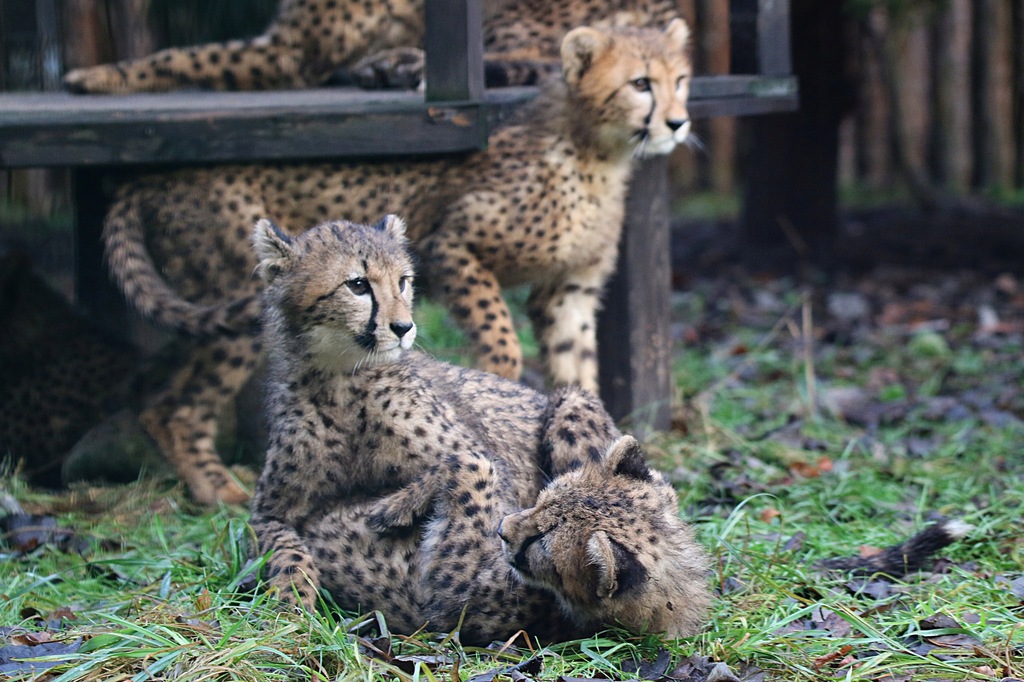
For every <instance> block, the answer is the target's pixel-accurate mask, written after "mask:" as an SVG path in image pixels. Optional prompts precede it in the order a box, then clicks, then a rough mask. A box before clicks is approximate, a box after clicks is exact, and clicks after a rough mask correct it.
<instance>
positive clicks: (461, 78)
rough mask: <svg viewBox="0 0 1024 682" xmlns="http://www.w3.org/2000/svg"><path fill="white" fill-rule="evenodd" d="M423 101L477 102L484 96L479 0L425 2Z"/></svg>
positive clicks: (434, 0) (481, 10)
mask: <svg viewBox="0 0 1024 682" xmlns="http://www.w3.org/2000/svg"><path fill="white" fill-rule="evenodd" d="M425 13H426V14H425V19H426V36H425V37H424V47H425V49H426V55H427V56H426V60H427V63H426V67H425V70H426V73H425V76H426V81H427V101H428V102H445V101H460V100H461V101H473V100H475V101H479V100H480V99H482V98H483V95H484V41H483V9H482V6H481V0H427V2H426V7H425Z"/></svg>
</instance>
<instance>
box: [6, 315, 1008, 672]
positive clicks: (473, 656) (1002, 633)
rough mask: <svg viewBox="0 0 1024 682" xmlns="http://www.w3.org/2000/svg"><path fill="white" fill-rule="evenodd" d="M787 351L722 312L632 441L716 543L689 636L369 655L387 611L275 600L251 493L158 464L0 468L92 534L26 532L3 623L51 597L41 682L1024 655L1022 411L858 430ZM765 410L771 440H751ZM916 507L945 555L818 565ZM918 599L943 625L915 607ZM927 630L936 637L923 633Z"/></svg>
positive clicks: (911, 359)
mask: <svg viewBox="0 0 1024 682" xmlns="http://www.w3.org/2000/svg"><path fill="white" fill-rule="evenodd" d="M419 315H420V317H419V322H420V325H421V340H420V342H421V344H423V345H424V347H426V349H427V350H430V351H437V350H438V349H440V348H445V349H448V350H449V351H451V352H453V357H462V356H464V355H465V352H464V350H462V349H461V347H462V346H463V345H464V344H463V342H462V340H461V339H460V338H459V337H458V336H457V335H454V334H452V332H451V331H450V330H449V329H448V323H447V322H446V321H445V318H444V313H443V311H441V310H440V309H438V308H436V307H431V306H429V305H428V306H421V308H420V312H419ZM452 349H454V351H452ZM738 349H742V352H740V351H739V350H738ZM1017 350H1018V351H1019V349H1017ZM1012 351H1013V348H1012V347H1010V348H1008V349H1004V352H1002V353H996V354H992V353H991V352H989V351H985V350H979V349H977V348H973V347H970V346H969V345H966V344H960V343H956V342H955V339H954V340H953V342H951V343H950V344H949V347H947V348H938V352H936V344H934V343H933V342H917V343H913V342H910V343H901V342H898V341H888V342H887V341H885V340H882V341H881V342H879V343H878V344H877V345H871V346H865V345H859V346H856V347H850V348H822V349H819V352H818V353H816V355H815V356H814V366H813V375H814V377H815V379H816V380H817V381H818V383H819V385H818V389H819V390H820V389H821V388H822V387H827V386H830V385H850V386H865V385H867V382H868V378H869V377H870V376H871V375H872V373H873V372H875V373H877V372H878V371H879V369H880V368H881V369H887V368H888V369H891V368H898V370H899V372H900V377H901V382H900V384H899V385H901V386H902V387H903V389H902V391H903V395H904V396H907V395H918V396H928V395H932V394H935V393H936V392H941V391H943V390H950V389H959V388H964V387H970V386H972V385H978V384H981V383H983V382H985V381H986V378H985V377H986V376H987V375H989V373H991V372H993V371H996V372H999V373H1000V376H1002V377H1004V378H1005V377H1006V376H1011V377H1016V379H1015V380H1016V381H1018V382H1019V381H1020V372H1021V371H1022V370H1021V367H1020V364H1021V363H1020V362H1019V357H1020V355H1019V352H1018V353H1014V352H1012ZM806 370H807V367H806V365H805V364H804V359H803V357H802V355H801V353H800V351H799V348H798V344H795V343H794V340H793V337H792V334H791V333H790V331H788V330H787V329H786V328H784V327H776V328H775V329H773V330H743V329H740V330H736V331H735V334H734V336H732V337H730V338H728V339H726V340H722V341H721V342H720V343H718V344H717V345H712V346H710V347H709V346H707V345H705V346H702V347H698V348H684V349H680V350H679V352H678V353H677V357H676V372H677V386H678V392H679V394H680V396H681V397H682V399H681V401H680V405H679V407H678V409H677V413H678V414H677V419H676V423H677V425H679V426H680V427H685V432H682V431H673V432H671V433H666V434H660V435H658V436H656V437H655V438H653V439H652V440H651V441H650V442H649V443H648V452H649V455H650V457H651V459H652V461H654V463H655V464H656V465H657V466H659V467H660V468H661V469H663V470H664V471H666V472H668V474H669V476H670V477H671V479H672V480H673V481H674V482H675V483H676V485H677V488H678V490H679V496H680V506H681V509H682V513H683V514H684V515H685V516H686V517H687V518H692V519H693V520H694V522H695V524H696V526H697V529H698V533H699V537H700V540H701V541H702V543H703V544H704V545H705V546H706V547H707V548H708V550H709V552H710V553H711V554H712V556H713V557H714V569H713V571H712V576H711V578H710V579H711V580H712V582H713V584H714V585H715V587H716V589H717V590H718V591H719V593H718V597H717V599H716V601H715V607H714V612H713V613H712V615H711V619H710V622H709V624H708V627H707V628H706V630H705V631H704V632H703V633H702V634H700V635H699V636H696V637H694V638H692V639H689V640H679V641H663V640H661V639H660V638H658V637H655V636H636V635H629V634H626V633H623V632H618V631H610V632H608V633H604V634H602V635H601V636H599V637H595V638H590V639H587V640H583V641H575V642H568V643H564V644H559V645H557V646H552V647H548V648H545V649H537V648H535V650H534V651H531V650H530V649H529V648H527V647H524V646H522V640H520V641H519V642H517V644H519V645H520V646H519V648H510V649H508V650H507V651H504V652H496V651H488V650H482V649H473V648H464V647H460V646H459V645H458V643H457V639H455V638H453V637H451V636H448V635H446V634H444V633H441V634H439V635H434V634H427V633H420V634H419V635H416V636H414V637H400V636H397V635H394V636H392V637H391V641H392V643H393V645H394V647H395V649H394V651H392V652H390V655H389V656H382V655H373V653H372V647H371V646H370V645H376V646H378V648H379V647H380V646H382V644H381V642H382V641H383V640H380V639H374V637H375V635H373V634H372V633H373V631H374V630H375V629H377V628H381V627H384V628H386V623H385V624H382V622H381V621H379V620H378V619H377V618H375V617H374V616H373V615H369V616H365V617H362V618H356V619H346V618H342V617H341V616H339V615H338V614H336V613H334V614H333V615H332V611H331V610H330V609H322V610H321V611H320V612H318V613H316V614H310V615H300V614H297V613H292V612H285V611H281V610H280V609H279V607H278V606H277V604H275V603H274V602H272V601H270V600H268V599H267V598H266V597H265V594H264V592H263V591H262V589H260V587H259V586H258V585H256V584H255V583H254V581H253V579H252V575H253V571H254V570H257V569H258V568H259V565H260V564H261V561H262V559H261V558H257V559H256V560H255V561H254V562H250V560H249V556H250V551H251V548H252V546H253V538H252V535H251V531H250V529H249V528H248V526H247V524H246V519H247V513H246V512H245V511H244V510H241V509H232V508H220V509H216V510H206V509H200V508H197V507H195V506H194V505H192V504H191V503H189V502H188V501H187V499H186V498H185V497H184V495H183V494H182V490H181V488H180V486H178V485H177V484H176V483H175V482H174V481H169V480H163V479H147V480H144V481H141V482H139V483H137V484H134V485H131V486H125V487H120V488H76V489H74V490H72V491H71V492H69V493H66V494H60V495H51V494H45V493H42V492H40V491H36V490H31V489H29V488H27V487H25V486H24V485H23V484H21V483H20V482H19V481H18V479H17V478H16V477H10V476H9V477H6V478H5V479H4V482H3V485H5V486H6V487H7V490H8V492H10V493H11V494H12V495H13V496H14V497H15V498H16V499H18V500H19V501H20V502H21V504H22V505H23V506H24V507H25V508H26V510H27V511H29V512H34V513H42V514H53V515H55V516H56V517H57V518H58V519H59V522H60V523H61V525H63V526H65V527H67V528H70V529H72V530H73V531H74V532H75V534H76V535H77V537H78V538H80V539H84V540H87V541H88V544H89V545H90V546H91V549H90V550H89V551H87V552H85V553H84V555H83V554H79V553H77V552H74V551H67V552H65V551H60V550H59V549H57V548H56V547H53V546H50V545H46V546H43V547H41V548H40V549H38V550H37V551H35V552H34V553H31V554H29V555H27V556H10V555H6V556H3V557H2V558H0V625H7V626H14V625H19V626H21V627H24V628H25V630H27V631H30V632H33V631H39V630H40V629H41V626H40V623H41V622H44V621H51V620H54V619H56V618H62V619H63V620H62V622H61V625H60V627H51V628H49V629H50V630H52V636H53V637H54V638H55V639H57V640H60V641H74V640H76V639H78V638H82V641H83V645H82V647H81V648H80V649H79V650H78V651H77V652H75V653H73V654H70V655H68V656H63V657H61V660H62V661H63V662H61V663H60V665H58V666H56V667H55V668H53V669H52V670H50V671H49V675H50V677H48V678H46V679H50V680H60V681H62V682H63V681H64V680H79V679H83V680H148V679H175V680H232V679H238V680H257V681H262V680H285V679H289V680H290V679H307V680H335V679H339V680H350V679H351V680H355V679H359V680H392V679H401V680H446V681H447V680H460V679H461V680H465V679H468V678H469V677H471V676H472V675H474V674H478V673H483V672H488V671H492V670H494V669H496V668H500V667H503V666H507V665H512V664H514V663H517V662H520V661H523V660H527V659H529V658H530V657H531V656H532V655H534V654H537V655H540V657H541V660H542V667H541V669H540V671H539V672H538V671H531V672H529V674H527V677H528V678H530V679H538V680H557V679H559V678H560V677H562V676H564V677H578V678H588V677H590V678H593V677H602V676H605V677H609V678H612V679H631V678H635V677H636V673H635V672H631V670H635V664H636V663H637V662H640V661H653V660H654V659H656V658H657V657H658V655H659V653H660V652H661V651H662V650H667V651H668V652H669V654H670V655H671V657H672V665H673V666H674V665H677V664H679V663H680V662H682V661H684V660H685V659H686V657H688V656H691V655H693V654H700V655H703V656H708V657H711V658H712V659H714V660H717V661H723V662H725V663H727V664H729V665H730V666H731V667H732V669H733V670H734V671H737V672H738V671H741V670H744V669H745V668H747V667H752V668H754V669H759V670H762V671H765V672H766V673H767V674H768V678H769V679H778V680H883V679H886V680H911V679H912V680H974V679H979V680H981V679H1000V678H1001V677H1002V676H1010V677H1022V676H1024V624H1022V619H1024V604H1022V599H1021V597H1020V596H1015V594H1014V593H1013V592H1012V591H1011V590H1010V588H1009V587H1008V582H1009V581H1010V580H1012V579H1014V578H1018V577H1020V576H1021V574H1022V566H1024V535H1022V532H1021V530H1020V528H1021V527H1022V524H1021V515H1022V509H1024V485H1022V483H1021V481H1022V474H1024V459H1022V458H1021V456H1020V443H1021V440H1022V435H1024V434H1022V433H1021V429H1020V428H1019V427H1015V426H1013V425H1010V426H1007V427H1003V428H996V427H992V426H989V425H986V424H985V423H983V422H982V421H981V420H979V419H978V418H977V417H973V416H969V417H966V418H964V419H950V420H936V419H934V418H931V417H928V416H927V415H926V414H924V413H923V412H921V411H920V410H913V409H912V410H909V411H908V412H907V415H906V417H905V418H903V419H900V420H896V421H894V422H892V423H883V424H882V425H880V426H879V427H878V428H876V429H864V428H859V427H855V426H851V425H850V424H847V423H845V422H844V421H842V420H840V419H838V418H836V417H834V416H831V415H830V414H829V413H828V411H827V410H823V409H812V408H814V406H813V405H812V404H811V402H810V399H809V394H810V393H811V389H810V388H809V387H808V384H807V377H808V374H807V372H806ZM1015 373H1016V374H1015ZM936 377H939V379H936ZM878 399H879V400H880V401H882V402H884V401H885V400H890V401H897V402H898V401H899V400H900V399H901V397H900V396H897V395H895V394H894V395H891V396H886V395H879V396H878ZM784 429H788V430H789V431H790V432H791V436H792V437H791V438H790V439H788V440H787V439H776V438H770V437H767V436H768V435H769V434H772V433H775V432H778V431H780V430H784ZM925 437H927V438H930V439H931V441H930V442H933V443H934V448H933V450H932V451H931V452H930V453H929V454H928V455H927V456H921V455H919V454H915V452H914V450H913V448H912V447H910V443H911V441H912V439H914V438H925ZM932 513H939V514H945V515H949V516H954V517H958V518H962V519H963V520H965V521H967V522H969V523H971V524H973V525H974V526H975V530H974V531H973V532H972V533H971V534H970V535H969V536H968V537H967V538H966V539H965V540H962V541H961V542H959V543H957V544H955V545H954V546H952V547H950V548H948V549H946V550H944V551H943V552H942V553H941V554H942V556H943V557H944V558H945V559H946V560H948V564H947V566H948V568H947V570H945V571H942V572H939V573H935V574H931V573H926V574H922V575H920V576H910V577H908V578H907V579H905V580H904V581H899V582H896V583H893V584H891V585H890V586H888V587H886V588H885V593H884V594H882V595H877V594H876V596H874V597H871V596H867V595H866V594H853V593H852V592H851V591H850V590H849V589H848V587H847V585H848V583H850V579H849V577H848V576H842V575H838V576H837V575H830V574H823V573H822V572H820V571H819V570H817V569H815V567H814V564H815V562H817V561H818V560H820V559H822V558H825V557H830V556H837V555H845V554H856V553H857V552H858V551H859V548H860V547H861V546H872V547H882V546H885V545H888V544H891V543H894V542H897V541H899V540H901V539H902V538H904V537H906V536H907V535H908V534H910V533H911V532H913V531H914V530H915V529H918V528H920V527H921V526H922V525H924V524H925V523H926V522H927V519H928V518H929V515H930V514H932ZM3 551H4V550H3V549H2V547H0V552H3ZM872 584H873V585H876V586H877V584H878V583H872ZM936 614H944V615H946V616H949V617H950V618H952V619H953V620H954V621H955V623H956V625H957V627H955V628H952V629H947V628H940V629H936V628H935V627H934V626H932V625H929V624H928V621H927V619H929V618H931V617H933V616H935V615H936ZM51 625H53V624H52V623H51ZM44 629H45V628H44ZM385 632H386V630H385ZM927 642H939V643H941V644H943V646H940V647H938V648H935V649H931V650H930V651H928V650H925V647H923V646H922V645H923V644H925V643H927ZM624 668H626V669H625V670H624ZM14 679H17V678H16V677H15V678H14ZM502 679H512V678H511V677H509V676H506V677H504V678H502Z"/></svg>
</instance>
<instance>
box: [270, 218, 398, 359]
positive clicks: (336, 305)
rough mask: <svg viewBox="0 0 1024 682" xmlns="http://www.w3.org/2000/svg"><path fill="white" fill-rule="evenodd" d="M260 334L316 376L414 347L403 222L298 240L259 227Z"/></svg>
mask: <svg viewBox="0 0 1024 682" xmlns="http://www.w3.org/2000/svg"><path fill="white" fill-rule="evenodd" d="M253 243H254V245H255V248H256V252H257V254H258V255H259V258H260V263H259V265H258V266H257V272H258V273H259V276H260V277H261V278H262V279H263V281H264V282H265V283H266V285H267V286H266V290H265V292H264V297H265V298H264V301H265V305H264V309H265V313H264V315H265V320H264V323H265V327H266V328H267V330H268V333H270V334H273V333H274V332H275V331H277V332H278V333H277V337H279V338H281V339H286V340H287V342H288V343H291V344H294V346H295V347H292V348H289V349H288V350H289V351H290V352H291V353H296V354H297V355H298V356H299V357H304V358H306V360H307V361H308V362H309V363H310V364H311V365H312V366H313V367H314V368H317V369H320V370H322V371H324V372H328V373H334V374H337V373H341V372H345V373H348V372H352V371H355V370H357V369H359V368H361V367H367V366H376V365H381V364H384V363H388V362H393V361H394V360H396V359H397V358H398V357H399V356H400V355H401V354H402V353H403V352H404V351H406V350H408V349H409V348H411V347H412V345H413V342H414V341H415V339H416V325H415V324H414V323H413V319H412V290H413V286H412V280H413V267H412V260H411V259H410V257H409V255H408V253H407V251H406V248H405V246H406V239H405V223H404V222H402V219H401V218H398V217H397V216H394V215H388V216H385V217H384V218H383V219H382V220H381V221H380V222H379V223H378V224H377V225H375V226H368V225H358V224H356V223H350V222H348V221H332V222H328V223H323V224H322V225H318V226H316V227H314V228H312V229H310V230H307V231H306V232H303V233H302V234H300V235H299V236H297V237H290V236H288V235H286V234H285V233H284V232H282V231H281V230H280V229H279V228H278V227H277V226H276V225H274V223H272V222H271V221H269V220H266V219H263V220H260V221H259V222H258V223H257V224H256V229H255V232H254V235H253Z"/></svg>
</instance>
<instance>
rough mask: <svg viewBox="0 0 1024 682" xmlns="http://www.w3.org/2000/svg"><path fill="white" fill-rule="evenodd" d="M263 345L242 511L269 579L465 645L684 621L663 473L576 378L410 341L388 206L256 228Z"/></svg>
mask: <svg viewBox="0 0 1024 682" xmlns="http://www.w3.org/2000/svg"><path fill="white" fill-rule="evenodd" d="M254 242H255V248H256V251H257V252H258V254H259V256H260V259H261V260H260V264H259V266H258V272H259V274H260V276H261V278H262V279H263V280H264V281H265V282H266V288H265V290H264V295H263V296H264V298H263V300H264V325H263V338H264V342H265V345H266V351H267V356H268V360H269V363H270V377H271V378H270V384H269V386H268V390H267V394H268V407H267V409H268V413H269V423H270V438H269V445H268V450H267V460H266V465H265V468H264V470H263V473H262V475H261V477H260V479H259V482H258V483H257V486H256V491H255V496H254V498H253V505H252V521H251V522H252V526H253V528H254V530H255V532H256V536H257V538H258V540H259V546H260V551H261V552H264V553H268V552H269V553H270V556H269V558H268V563H267V569H268V570H267V573H268V580H269V582H270V585H271V586H272V587H273V588H275V589H276V591H277V592H278V594H279V595H280V597H281V598H282V599H283V600H285V601H286V602H290V603H296V604H301V605H302V606H304V607H306V608H313V607H314V606H315V604H316V600H317V596H318V595H317V593H318V590H319V589H324V590H325V591H327V592H328V593H329V594H330V595H331V597H332V598H333V600H334V602H335V603H336V604H337V605H338V606H340V607H342V608H344V609H347V610H353V611H358V610H363V611H365V610H373V609H376V610H380V611H381V612H383V613H384V614H385V616H386V618H387V620H388V623H389V627H390V628H391V629H392V630H395V631H402V632H413V631H415V630H417V629H419V628H421V627H423V626H427V627H429V628H431V629H433V630H440V631H449V630H451V629H453V628H455V627H457V626H458V624H459V622H460V618H463V614H464V618H463V619H462V626H461V630H460V634H461V637H462V641H463V642H466V643H484V642H488V641H491V640H494V639H504V638H507V637H508V636H510V635H512V634H514V633H515V632H517V631H519V630H525V631H527V632H528V633H529V634H530V635H531V636H536V637H540V638H542V639H545V640H554V639H566V638H572V637H578V636H585V635H588V634H592V633H593V632H596V631H597V630H599V629H602V628H603V627H607V626H611V625H615V624H620V625H622V626H624V627H627V628H629V629H631V630H634V631H641V630H651V631H660V632H666V633H668V634H669V635H671V636H684V635H691V634H694V633H695V632H697V631H698V630H699V628H700V627H701V624H702V623H703V619H704V614H705V612H706V609H707V607H708V604H709V593H708V588H707V584H706V578H705V570H706V565H707V562H706V559H705V555H704V553H703V552H702V551H701V549H700V548H699V546H698V545H697V544H696V543H695V542H694V538H693V532H692V530H691V529H690V528H689V527H688V526H687V525H686V524H685V523H683V521H682V520H681V519H680V518H679V515H678V501H677V499H676V495H675V492H674V490H673V489H672V488H671V486H670V485H669V484H668V483H667V482H666V481H665V479H664V478H663V477H662V476H661V475H660V474H658V473H657V472H654V471H652V470H651V469H650V468H649V467H648V466H647V464H646V463H645V461H644V458H643V454H642V452H641V451H640V448H639V446H638V445H637V443H636V441H635V440H634V439H633V438H631V437H629V436H621V435H620V434H619V432H618V431H617V430H616V429H615V426H614V424H613V423H612V421H611V419H610V417H609V416H608V415H607V413H606V412H604V410H603V408H602V406H601V404H600V402H599V401H598V400H597V399H596V398H594V397H593V396H592V394H590V393H588V392H586V391H584V390H582V389H580V388H575V387H573V388H565V389H561V390H560V391H559V392H557V393H555V394H553V395H552V396H550V397H549V396H546V395H544V394H542V393H539V392H536V391H533V390H531V389H528V388H526V387H524V386H521V385H519V384H517V383H514V382H511V381H508V380H506V379H503V378H501V377H498V376H496V375H494V374H490V373H486V372H481V371H479V370H474V369H467V368H461V367H456V366H453V365H449V364H446V363H442V362H439V361H436V360H433V359H431V358H429V357H427V356H424V355H422V354H420V353H417V352H416V351H413V350H411V346H412V344H413V340H414V338H415V333H416V329H415V325H414V323H413V319H412V316H411V304H412V277H413V270H412V265H411V260H410V258H409V255H408V254H407V252H406V248H405V247H406V244H405V227H404V224H403V222H402V221H401V220H400V219H398V218H397V217H395V216H387V217H386V218H384V219H383V220H382V221H380V222H379V223H378V224H377V225H376V226H366V225H358V224H354V223H348V222H340V221H336V222H329V223H324V224H321V225H319V226H317V227H315V228H313V229H311V230H308V231H306V232H304V233H303V234H301V235H299V236H297V237H289V236H287V235H285V234H284V233H283V232H281V231H280V230H278V229H277V228H276V227H275V226H274V225H273V224H272V223H271V222H270V221H267V220H262V221H260V222H259V223H258V224H257V226H256V230H255V237H254Z"/></svg>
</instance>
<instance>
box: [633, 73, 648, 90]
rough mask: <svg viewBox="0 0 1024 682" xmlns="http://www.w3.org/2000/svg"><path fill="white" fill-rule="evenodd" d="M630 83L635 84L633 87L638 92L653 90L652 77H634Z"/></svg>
mask: <svg viewBox="0 0 1024 682" xmlns="http://www.w3.org/2000/svg"><path fill="white" fill-rule="evenodd" d="M629 84H630V85H632V86H633V89H634V90H636V91H637V92H650V91H651V79H650V78H647V77H646V76H645V77H643V78H634V79H633V80H631V81H629Z"/></svg>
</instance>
